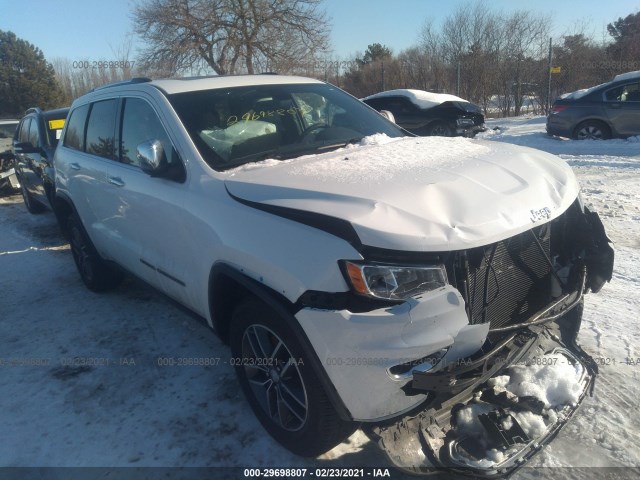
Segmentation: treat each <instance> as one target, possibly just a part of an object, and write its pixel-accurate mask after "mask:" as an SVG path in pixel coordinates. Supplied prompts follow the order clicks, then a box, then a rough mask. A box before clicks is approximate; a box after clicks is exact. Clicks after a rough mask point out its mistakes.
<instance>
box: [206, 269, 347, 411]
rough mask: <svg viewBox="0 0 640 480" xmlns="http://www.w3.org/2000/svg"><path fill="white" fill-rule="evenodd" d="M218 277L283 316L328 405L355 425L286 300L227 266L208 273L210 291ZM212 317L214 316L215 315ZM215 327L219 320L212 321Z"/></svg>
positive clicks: (211, 304)
mask: <svg viewBox="0 0 640 480" xmlns="http://www.w3.org/2000/svg"><path fill="white" fill-rule="evenodd" d="M218 276H226V277H229V278H231V279H232V280H234V281H236V282H238V283H239V284H240V285H242V286H243V287H244V288H245V289H247V290H248V291H249V292H250V293H252V294H253V295H255V296H256V297H257V298H258V299H259V300H260V301H262V302H263V303H265V304H266V305H267V306H268V307H269V308H271V309H273V310H274V311H275V312H276V313H277V314H278V315H280V316H281V317H282V318H283V319H284V320H285V322H286V323H287V324H288V325H289V327H290V328H291V332H292V333H293V334H294V335H295V337H296V340H298V342H299V343H300V346H301V347H302V348H303V349H304V350H305V351H306V352H307V354H308V355H309V358H310V359H311V368H312V369H313V371H314V373H315V374H316V375H317V377H318V379H319V380H320V383H321V385H322V387H323V389H324V391H325V393H326V394H327V397H329V401H330V402H331V404H332V405H333V408H335V410H336V412H337V414H338V416H339V417H340V418H341V419H342V420H346V421H353V416H352V415H351V413H350V412H349V409H348V408H347V407H346V405H345V404H344V402H343V401H342V398H340V395H339V394H338V392H337V390H336V388H335V387H334V385H333V383H332V382H331V380H330V379H329V376H328V375H327V372H326V370H325V369H324V367H323V366H322V362H321V361H320V359H319V358H318V354H317V353H316V351H315V349H314V348H313V346H312V345H311V342H310V341H309V339H308V338H307V335H306V334H305V333H304V331H303V330H302V327H301V326H300V323H299V322H298V320H297V319H296V318H295V311H296V307H295V306H294V305H293V304H292V303H291V302H289V301H288V300H287V299H285V298H284V297H283V296H282V295H280V294H278V293H277V292H275V291H273V290H272V289H270V288H269V287H267V286H266V285H263V284H261V283H260V282H258V281H257V280H254V279H252V278H250V277H248V276H247V275H245V274H244V273H242V272H240V271H238V270H237V269H236V268H234V267H232V266H231V265H228V264H226V263H216V264H215V265H214V266H213V267H212V268H211V272H210V273H209V291H212V290H213V285H214V284H215V282H216V277H218ZM213 301H214V299H213V298H211V297H210V298H209V311H210V312H212V313H213ZM212 317H213V315H212ZM212 320H213V322H214V325H215V323H216V319H215V318H212Z"/></svg>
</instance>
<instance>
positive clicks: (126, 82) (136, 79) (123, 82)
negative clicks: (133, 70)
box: [91, 77, 151, 92]
mask: <svg viewBox="0 0 640 480" xmlns="http://www.w3.org/2000/svg"><path fill="white" fill-rule="evenodd" d="M150 81H151V79H150V78H148V77H134V78H131V79H129V80H121V81H119V82H112V83H107V84H106V85H101V86H99V87H96V88H94V89H92V90H91V91H92V92H95V91H96V90H102V89H104V88H111V87H119V86H120V85H133V84H136V83H146V82H150Z"/></svg>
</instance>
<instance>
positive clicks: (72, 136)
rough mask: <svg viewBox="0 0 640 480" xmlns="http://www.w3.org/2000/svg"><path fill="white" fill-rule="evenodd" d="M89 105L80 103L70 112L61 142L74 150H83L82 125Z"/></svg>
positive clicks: (83, 125)
mask: <svg viewBox="0 0 640 480" xmlns="http://www.w3.org/2000/svg"><path fill="white" fill-rule="evenodd" d="M88 113H89V105H82V106H80V107H78V108H76V109H75V110H73V111H72V112H71V115H70V117H69V124H68V125H67V130H66V132H65V134H64V141H63V142H62V144H63V145H64V146H65V147H68V148H73V149H74V150H80V151H83V150H84V143H85V142H84V127H85V122H86V120H87V114H88Z"/></svg>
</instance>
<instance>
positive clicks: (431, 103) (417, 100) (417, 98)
mask: <svg viewBox="0 0 640 480" xmlns="http://www.w3.org/2000/svg"><path fill="white" fill-rule="evenodd" d="M384 97H405V98H408V99H409V100H410V101H411V103H413V104H414V105H416V106H418V107H420V108H433V107H435V106H437V105H440V104H441V103H444V102H464V103H469V102H468V101H467V100H464V99H462V98H460V97H456V96H455V95H450V94H448V93H433V92H425V91H424V90H412V89H404V88H403V89H397V90H387V91H386V92H381V93H376V94H375V95H369V96H368V97H365V98H363V99H362V100H371V99H374V98H384Z"/></svg>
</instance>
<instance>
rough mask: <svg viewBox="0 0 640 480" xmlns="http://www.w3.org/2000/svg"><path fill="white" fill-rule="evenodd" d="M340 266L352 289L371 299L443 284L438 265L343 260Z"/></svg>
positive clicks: (393, 297)
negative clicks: (380, 263)
mask: <svg viewBox="0 0 640 480" xmlns="http://www.w3.org/2000/svg"><path fill="white" fill-rule="evenodd" d="M343 266H344V272H345V273H346V276H347V278H348V279H349V282H350V283H351V286H352V287H353V289H354V290H355V291H356V292H357V293H359V294H361V295H367V296H370V297H375V298H384V299H387V300H405V299H407V298H409V297H412V296H414V295H418V294H420V293H424V292H428V291H430V290H435V289H437V288H440V287H444V286H445V285H446V284H447V272H446V270H445V269H444V266H442V265H434V266H428V267H424V266H420V267H413V266H400V265H376V264H360V263H355V262H349V261H344V262H343Z"/></svg>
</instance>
